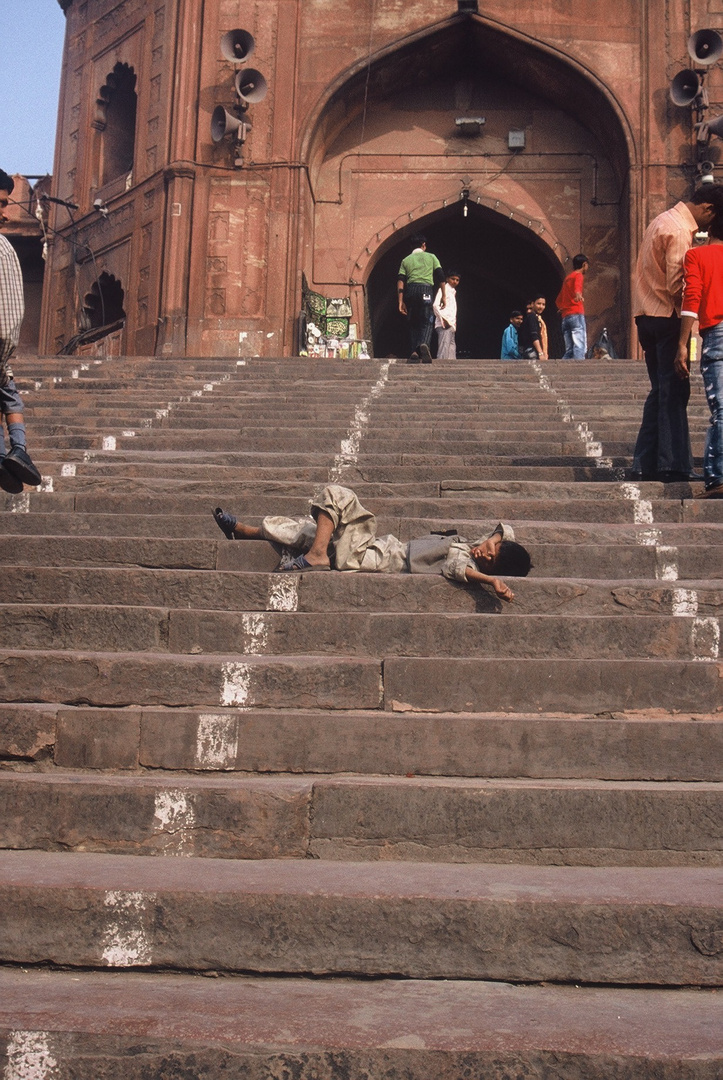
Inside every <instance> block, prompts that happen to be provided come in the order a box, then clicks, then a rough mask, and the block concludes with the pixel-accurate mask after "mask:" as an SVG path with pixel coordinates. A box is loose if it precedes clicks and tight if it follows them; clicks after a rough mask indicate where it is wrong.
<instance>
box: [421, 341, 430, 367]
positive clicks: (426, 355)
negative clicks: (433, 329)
mask: <svg viewBox="0 0 723 1080" xmlns="http://www.w3.org/2000/svg"><path fill="white" fill-rule="evenodd" d="M419 355H420V357H421V360H422V363H423V364H431V363H432V354H431V352H430V351H429V345H420V346H419Z"/></svg>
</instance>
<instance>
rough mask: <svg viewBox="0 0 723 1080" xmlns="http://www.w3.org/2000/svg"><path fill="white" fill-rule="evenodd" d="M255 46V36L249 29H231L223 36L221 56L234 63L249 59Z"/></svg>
mask: <svg viewBox="0 0 723 1080" xmlns="http://www.w3.org/2000/svg"><path fill="white" fill-rule="evenodd" d="M255 47H256V42H255V41H254V36H253V34H249V32H248V30H229V32H228V33H227V34H224V35H223V37H222V38H221V56H223V58H224V60H231V61H232V63H234V64H242V63H243V62H244V60H248V58H249V56H251V53H252V52H253V51H254V48H255Z"/></svg>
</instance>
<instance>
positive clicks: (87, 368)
mask: <svg viewBox="0 0 723 1080" xmlns="http://www.w3.org/2000/svg"><path fill="white" fill-rule="evenodd" d="M80 370H81V371H90V364H81V365H80Z"/></svg>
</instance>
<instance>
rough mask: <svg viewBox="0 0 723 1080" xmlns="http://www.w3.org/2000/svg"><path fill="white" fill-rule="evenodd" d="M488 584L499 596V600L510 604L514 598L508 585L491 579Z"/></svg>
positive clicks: (498, 579) (497, 579) (499, 580)
mask: <svg viewBox="0 0 723 1080" xmlns="http://www.w3.org/2000/svg"><path fill="white" fill-rule="evenodd" d="M490 584H491V585H492V588H493V589H494V590H495V592H496V593H497V595H498V596H499V598H500V600H506V601H507V603H508V604H511V603H512V601H513V600H514V598H515V594H514V593H513V591H512V589H511V588H510V587H509V585H505V583H504V581H502V580H501V578H497V577H496V578H492V580H491V583H490Z"/></svg>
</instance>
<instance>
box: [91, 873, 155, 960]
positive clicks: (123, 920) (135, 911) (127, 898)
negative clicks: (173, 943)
mask: <svg viewBox="0 0 723 1080" xmlns="http://www.w3.org/2000/svg"><path fill="white" fill-rule="evenodd" d="M155 899H156V897H155V893H142V892H121V891H116V890H111V891H110V892H107V893H106V894H105V899H104V903H105V906H106V907H107V908H108V909H109V912H110V922H109V923H108V925H107V927H106V929H105V933H104V935H103V938H104V943H105V948H104V949H103V952H102V954H101V956H102V959H103V960H105V962H106V964H107V965H108V967H132V966H134V965H135V964H150V962H151V945H150V942H149V941H148V937H147V935H146V930H145V925H144V922H145V920H144V916H145V913H146V904H147V902H148V901H149V900H150V901H151V903H153V902H154V901H155Z"/></svg>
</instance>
